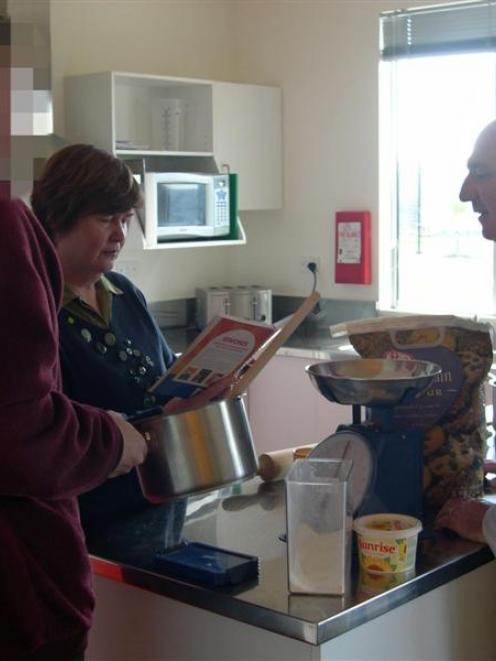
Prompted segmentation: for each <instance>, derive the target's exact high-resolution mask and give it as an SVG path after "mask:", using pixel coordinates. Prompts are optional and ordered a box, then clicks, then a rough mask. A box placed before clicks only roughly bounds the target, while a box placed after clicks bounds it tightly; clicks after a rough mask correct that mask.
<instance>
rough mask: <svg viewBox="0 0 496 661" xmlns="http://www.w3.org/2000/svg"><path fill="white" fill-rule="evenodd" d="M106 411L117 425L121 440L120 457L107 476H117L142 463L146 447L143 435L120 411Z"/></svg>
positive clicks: (146, 451) (146, 450)
mask: <svg viewBox="0 0 496 661" xmlns="http://www.w3.org/2000/svg"><path fill="white" fill-rule="evenodd" d="M107 413H108V414H109V415H110V417H111V418H112V420H113V421H114V422H115V424H116V425H117V426H118V427H119V429H120V431H121V434H122V440H123V446H122V454H121V458H120V459H119V463H118V464H117V466H116V467H115V468H114V470H113V471H112V472H111V473H110V475H109V477H117V476H118V475H124V473H129V471H130V470H131V469H132V468H134V467H135V466H139V465H140V464H142V463H143V462H144V461H145V459H146V455H147V453H148V447H147V445H146V441H145V439H144V438H143V436H142V435H141V434H140V433H139V432H138V431H137V430H136V429H135V428H134V427H133V426H132V425H131V424H129V422H127V421H126V420H125V419H124V418H123V417H122V415H121V414H120V413H116V412H115V411H107Z"/></svg>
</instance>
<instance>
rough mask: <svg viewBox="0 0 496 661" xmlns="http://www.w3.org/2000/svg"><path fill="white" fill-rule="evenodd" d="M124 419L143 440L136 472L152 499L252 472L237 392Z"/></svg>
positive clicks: (246, 428) (251, 453)
mask: <svg viewBox="0 0 496 661" xmlns="http://www.w3.org/2000/svg"><path fill="white" fill-rule="evenodd" d="M155 411H156V409H155ZM145 416H146V413H145ZM129 422H131V423H132V424H133V425H134V426H135V427H136V429H138V431H140V432H141V433H142V434H143V435H144V436H145V438H146V440H147V443H148V456H147V458H146V460H145V462H144V463H143V464H142V465H141V466H139V467H138V476H139V480H140V484H141V488H142V490H143V493H144V495H145V497H146V498H147V499H148V500H150V501H152V502H156V503H157V502H163V501H166V500H170V499H172V498H178V497H180V496H186V495H190V494H196V493H199V492H202V491H208V490H210V489H215V488H218V487H221V486H225V485H228V484H232V483H234V482H239V481H241V480H244V479H247V478H249V477H252V476H253V475H255V474H256V472H257V468H258V466H257V457H256V454H255V449H254V446H253V440H252V435H251V430H250V425H249V422H248V417H247V415H246V410H245V407H244V404H243V401H242V399H241V398H240V397H236V398H234V399H227V400H221V401H218V402H212V403H210V404H207V405H206V406H202V407H200V408H198V409H193V410H190V411H183V412H179V413H174V414H170V415H163V414H160V415H156V413H155V415H152V417H144V418H143V416H142V415H138V416H134V417H131V418H129Z"/></svg>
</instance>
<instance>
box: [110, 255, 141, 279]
mask: <svg viewBox="0 0 496 661" xmlns="http://www.w3.org/2000/svg"><path fill="white" fill-rule="evenodd" d="M113 270H114V271H116V273H122V275H125V276H126V278H129V279H130V280H135V279H136V278H137V277H138V270H139V262H138V260H137V259H118V260H117V262H116V263H115V264H114V269H113Z"/></svg>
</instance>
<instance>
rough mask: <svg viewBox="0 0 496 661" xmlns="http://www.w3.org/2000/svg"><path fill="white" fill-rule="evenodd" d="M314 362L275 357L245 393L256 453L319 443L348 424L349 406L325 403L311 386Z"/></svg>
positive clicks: (303, 359)
mask: <svg viewBox="0 0 496 661" xmlns="http://www.w3.org/2000/svg"><path fill="white" fill-rule="evenodd" d="M316 362H321V361H319V360H316V359H314V358H301V357H293V356H281V355H276V356H274V357H273V358H272V359H271V360H270V362H269V363H268V365H266V367H264V369H263V370H262V372H261V373H260V374H259V375H258V376H257V378H256V379H255V380H254V381H253V383H252V384H251V385H250V387H249V389H248V416H249V419H250V426H251V429H252V432H253V440H254V443H255V447H256V450H257V452H258V453H259V454H260V453H262V452H269V451H272V450H282V449H284V448H288V447H295V446H301V445H309V444H312V443H319V442H320V441H322V440H324V438H327V436H329V435H330V434H332V433H334V432H335V431H336V427H337V426H338V425H339V424H345V423H350V422H351V419H352V410H351V406H342V405H341V404H333V403H332V402H328V401H327V400H326V399H325V398H324V397H323V396H322V395H321V394H320V393H319V392H317V390H315V388H314V386H313V385H312V384H311V382H310V379H309V377H308V376H307V374H306V372H305V367H306V365H310V364H312V363H316Z"/></svg>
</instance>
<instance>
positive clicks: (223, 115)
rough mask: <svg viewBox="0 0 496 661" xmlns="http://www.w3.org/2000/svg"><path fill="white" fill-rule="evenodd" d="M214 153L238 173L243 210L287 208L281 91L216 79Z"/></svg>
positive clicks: (220, 163) (240, 205)
mask: <svg viewBox="0 0 496 661" xmlns="http://www.w3.org/2000/svg"><path fill="white" fill-rule="evenodd" d="M212 93H213V99H212V101H213V105H212V108H213V151H214V155H215V159H216V161H217V164H218V166H219V167H220V168H222V166H223V165H224V164H225V165H228V166H229V168H230V170H231V172H235V173H237V174H238V175H239V177H238V208H239V209H240V210H248V209H251V210H257V209H278V208H280V207H281V206H282V172H281V168H282V153H281V90H280V89H279V88H278V87H266V86H262V85H241V84H236V83H217V82H215V83H213V89H212Z"/></svg>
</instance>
